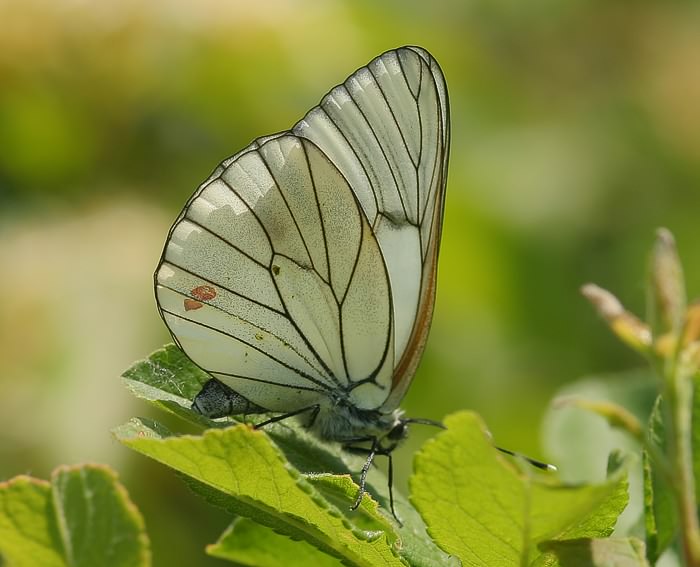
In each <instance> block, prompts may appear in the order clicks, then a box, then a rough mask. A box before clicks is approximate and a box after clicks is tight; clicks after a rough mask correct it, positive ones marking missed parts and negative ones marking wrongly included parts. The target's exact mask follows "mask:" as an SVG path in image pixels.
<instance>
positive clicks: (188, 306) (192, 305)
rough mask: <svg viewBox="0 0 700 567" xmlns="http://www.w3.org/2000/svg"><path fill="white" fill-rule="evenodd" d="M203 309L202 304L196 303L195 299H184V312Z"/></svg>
mask: <svg viewBox="0 0 700 567" xmlns="http://www.w3.org/2000/svg"><path fill="white" fill-rule="evenodd" d="M202 307H204V303H202V302H201V301H197V300H196V299H190V298H189V297H188V298H186V299H185V311H192V310H193V309H201V308H202Z"/></svg>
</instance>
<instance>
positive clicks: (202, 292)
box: [190, 285, 216, 301]
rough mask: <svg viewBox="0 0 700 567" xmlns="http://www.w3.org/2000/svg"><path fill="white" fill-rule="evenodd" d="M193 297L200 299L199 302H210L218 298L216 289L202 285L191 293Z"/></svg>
mask: <svg viewBox="0 0 700 567" xmlns="http://www.w3.org/2000/svg"><path fill="white" fill-rule="evenodd" d="M190 293H191V294H192V297H194V298H195V299H198V300H199V301H208V300H209V299H214V298H215V297H216V289H214V288H213V287H212V286H210V285H200V286H197V287H195V288H194V289H193V290H192V291H190Z"/></svg>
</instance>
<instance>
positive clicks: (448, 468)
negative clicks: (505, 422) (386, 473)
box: [410, 412, 628, 566]
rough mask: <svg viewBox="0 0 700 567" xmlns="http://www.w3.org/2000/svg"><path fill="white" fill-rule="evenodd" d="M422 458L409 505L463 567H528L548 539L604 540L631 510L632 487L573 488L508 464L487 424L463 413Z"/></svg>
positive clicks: (613, 483) (621, 481)
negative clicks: (622, 515)
mask: <svg viewBox="0 0 700 567" xmlns="http://www.w3.org/2000/svg"><path fill="white" fill-rule="evenodd" d="M445 425H446V426H447V431H444V432H441V433H439V434H438V435H437V436H436V437H435V438H434V439H433V440H431V441H428V442H427V443H426V444H425V445H424V447H423V449H422V450H421V451H420V452H419V453H418V454H417V455H416V459H415V473H414V475H413V476H412V478H411V481H410V486H411V501H412V502H413V503H414V505H415V506H416V508H417V509H418V510H419V511H420V512H421V514H422V515H423V518H424V519H425V521H426V524H427V525H428V533H429V534H430V535H431V536H432V537H433V539H434V540H435V542H436V543H437V544H438V545H439V546H440V547H442V549H443V550H445V551H446V552H447V553H450V554H452V555H456V556H457V557H459V559H461V560H462V563H463V565H479V566H493V565H529V564H531V563H532V562H533V561H534V560H535V559H537V557H538V556H539V555H540V554H541V552H540V551H539V550H538V548H537V546H538V545H539V544H541V543H543V542H544V541H548V540H567V539H578V538H599V537H606V536H608V535H610V533H612V530H613V528H614V526H615V522H616V521H617V518H618V516H619V514H620V513H621V512H622V510H623V509H624V507H625V506H626V504H627V499H628V496H627V482H626V480H625V478H623V477H622V475H619V474H618V475H615V476H614V477H613V478H611V479H610V480H608V481H607V482H605V483H603V484H600V485H582V486H567V485H562V484H559V483H557V482H555V481H554V480H553V479H551V477H542V476H537V477H533V476H532V475H533V474H534V473H531V471H530V470H529V469H528V468H526V467H523V469H522V470H519V469H518V468H517V467H515V466H513V464H512V463H510V462H508V461H506V459H505V458H504V457H502V456H501V455H500V454H498V452H497V451H496V450H495V449H494V447H493V445H492V444H491V442H490V440H489V437H488V433H487V431H486V429H485V427H484V425H483V423H482V422H481V420H480V419H479V418H478V416H476V415H475V414H473V413H469V412H461V413H457V414H454V415H452V416H449V417H448V418H447V419H446V420H445Z"/></svg>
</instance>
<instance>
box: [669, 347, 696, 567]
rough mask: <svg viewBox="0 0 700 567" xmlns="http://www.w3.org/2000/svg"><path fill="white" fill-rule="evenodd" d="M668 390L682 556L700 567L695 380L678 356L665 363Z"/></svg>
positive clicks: (670, 452) (670, 457)
mask: <svg viewBox="0 0 700 567" xmlns="http://www.w3.org/2000/svg"><path fill="white" fill-rule="evenodd" d="M665 367H666V368H665V372H664V374H665V376H664V378H665V380H664V382H665V392H664V398H665V399H666V401H667V404H665V405H666V407H667V423H670V427H669V428H667V433H668V447H669V455H668V456H669V460H670V463H671V469H672V476H673V479H674V482H673V489H674V491H675V493H676V500H677V504H678V512H679V514H680V518H679V519H680V526H681V540H682V544H683V555H684V557H685V564H686V565H687V566H688V567H700V526H699V525H698V515H697V508H696V504H695V478H694V475H693V447H692V407H693V381H692V378H691V377H690V376H688V375H687V374H686V373H685V372H683V371H682V370H681V365H680V364H678V356H675V357H672V358H671V359H670V360H668V361H667V362H666V364H665Z"/></svg>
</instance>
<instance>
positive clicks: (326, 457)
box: [115, 345, 456, 567]
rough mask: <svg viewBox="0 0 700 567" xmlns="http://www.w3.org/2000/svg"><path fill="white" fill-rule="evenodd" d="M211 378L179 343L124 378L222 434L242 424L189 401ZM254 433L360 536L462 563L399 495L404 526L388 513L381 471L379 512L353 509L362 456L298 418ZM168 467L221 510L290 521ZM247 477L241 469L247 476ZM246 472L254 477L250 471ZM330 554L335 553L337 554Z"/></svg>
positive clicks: (430, 561) (138, 434) (371, 506)
mask: <svg viewBox="0 0 700 567" xmlns="http://www.w3.org/2000/svg"><path fill="white" fill-rule="evenodd" d="M208 378H209V376H208V375H207V374H205V373H203V372H202V371H201V370H200V369H199V368H197V367H196V366H195V365H194V364H193V363H191V362H190V361H189V359H187V357H185V355H184V354H182V353H181V351H180V350H179V349H178V348H177V347H175V346H174V345H168V346H166V347H165V348H164V349H160V350H158V351H156V352H154V353H153V354H152V355H151V356H150V357H149V358H148V359H147V360H145V361H139V362H138V363H136V364H135V365H134V366H133V367H132V368H130V369H129V370H128V371H127V372H125V373H124V379H125V382H126V384H127V386H128V387H129V389H130V390H131V391H132V392H133V393H134V394H135V395H136V396H138V397H140V398H143V399H145V400H146V401H148V402H149V403H151V404H154V405H156V406H158V407H160V408H161V409H163V410H165V411H168V412H169V413H171V414H175V415H178V416H179V417H181V418H182V419H183V420H185V421H186V422H188V423H189V424H191V425H195V426H197V429H198V430H200V431H203V430H204V429H207V428H219V429H221V428H225V427H228V426H230V425H231V424H235V423H238V422H237V421H236V420H234V419H233V418H226V419H224V420H216V421H213V420H208V419H206V418H203V417H202V416H199V415H198V414H195V413H194V412H192V411H191V410H190V409H189V406H190V403H191V401H190V397H193V396H194V395H196V393H197V392H198V391H199V388H201V386H202V384H203V383H204V382H206V380H207V379H208ZM161 388H164V390H161ZM244 429H246V430H247V429H249V428H244ZM115 433H116V435H117V437H118V438H120V439H122V440H124V441H125V442H126V441H127V440H131V439H139V438H151V439H161V438H167V437H171V436H172V433H171V432H170V431H168V430H167V429H166V428H164V427H163V426H162V425H160V424H158V423H156V422H153V421H150V420H132V421H131V422H130V423H128V424H126V425H124V426H122V427H121V428H118V429H117V430H116V432H115ZM254 433H255V435H257V436H259V438H260V439H263V440H264V442H265V443H267V444H268V445H269V446H270V447H271V448H272V449H271V450H273V451H275V452H277V453H280V452H281V453H282V454H283V456H284V458H285V459H286V463H285V467H287V468H289V469H290V470H291V471H293V472H292V473H291V474H296V475H300V478H301V479H302V480H304V479H306V480H307V481H308V482H309V483H310V486H311V487H312V488H313V489H315V492H314V498H317V499H319V502H322V503H324V506H325V508H324V509H326V512H325V513H326V514H336V513H338V512H339V513H340V514H341V515H342V516H343V520H344V521H347V522H348V523H349V525H350V526H351V527H352V529H354V530H360V532H362V531H364V532H383V533H384V534H386V537H387V542H388V543H389V544H390V545H394V543H395V542H397V533H398V534H399V535H400V537H401V544H400V547H399V546H398V544H397V549H399V553H400V555H401V557H402V558H403V559H405V560H406V561H408V562H409V564H411V565H416V566H423V567H443V566H445V565H455V564H456V559H454V558H450V557H448V556H447V555H446V554H445V553H444V552H442V551H441V550H440V549H439V548H438V547H437V546H436V545H435V544H434V543H433V542H432V540H431V539H430V538H429V537H428V535H427V533H426V531H425V524H424V523H423V521H422V519H421V517H420V515H419V514H418V513H417V512H416V511H415V509H414V508H413V507H412V506H411V505H410V504H409V503H408V502H407V501H406V499H405V498H404V497H403V496H401V495H400V494H398V493H397V492H396V491H395V493H394V496H395V500H396V509H397V513H398V515H399V517H400V518H401V520H402V522H403V526H400V527H399V526H397V525H396V523H395V521H394V520H393V518H390V515H389V514H388V512H387V510H388V508H389V502H388V496H387V488H386V487H387V480H386V478H385V477H384V476H383V475H382V474H381V473H379V471H378V470H376V467H374V468H373V469H372V470H370V473H369V476H368V482H367V489H368V491H369V492H370V494H372V496H373V497H374V499H376V501H378V502H379V503H380V504H381V508H377V507H376V502H375V500H373V499H370V498H368V497H366V498H365V499H364V500H363V502H362V504H361V506H360V508H359V509H358V510H357V511H355V512H351V511H350V506H351V504H352V503H353V502H354V500H355V497H356V496H357V491H358V490H359V488H358V487H357V485H356V484H355V483H354V482H352V480H351V478H350V476H349V475H348V473H349V472H355V473H357V472H359V471H360V470H361V468H362V465H363V464H364V460H365V458H364V457H361V456H357V455H352V454H349V453H347V452H346V451H343V450H342V449H341V447H340V445H339V444H337V443H327V442H323V441H321V440H319V439H318V437H317V436H315V435H313V434H312V433H310V432H309V431H308V430H306V429H305V428H303V427H301V426H299V425H298V424H297V423H296V420H293V419H290V420H285V421H283V422H281V423H278V424H272V425H270V426H267V427H265V428H264V431H257V432H254ZM127 444H128V443H127ZM254 446H255V445H254ZM134 448H136V446H134ZM234 449H235V451H237V453H236V459H237V461H238V463H239V464H244V463H248V462H255V461H256V459H257V458H258V457H257V455H256V454H255V450H254V449H252V447H246V446H239V447H235V448H234ZM137 450H140V449H137ZM249 452H250V453H249ZM151 456H152V455H151ZM163 462H165V461H163ZM204 462H205V461H204V460H203V463H202V468H206V466H207V465H205V464H204ZM165 464H167V465H168V466H172V467H173V468H175V469H176V470H178V471H180V472H184V473H185V474H183V479H184V480H185V482H186V483H187V484H188V485H189V486H190V487H191V488H192V489H193V490H194V491H195V492H197V493H198V494H200V495H201V496H202V497H203V498H205V499H206V500H207V501H208V502H210V503H211V504H213V505H215V506H218V507H220V508H223V509H224V510H227V511H229V512H231V513H233V514H237V515H241V516H245V517H248V518H252V519H254V520H257V521H259V522H261V523H262V524H264V525H265V526H271V527H275V528H279V524H280V522H282V523H284V522H286V520H284V519H283V520H280V517H279V515H276V514H272V515H269V514H268V515H263V516H264V517H261V512H260V507H259V506H258V505H257V504H253V505H251V501H250V498H248V495H247V494H246V492H245V488H244V487H241V490H240V491H238V492H228V491H227V490H226V489H222V487H220V486H217V485H213V484H211V483H210V482H209V481H210V480H211V479H209V480H208V479H202V478H199V477H197V476H196V475H195V476H192V475H190V474H189V473H186V472H185V471H183V470H182V469H181V468H179V464H178V463H172V462H167V463H165ZM245 472H246V471H245V470H242V471H241V474H244V473H245ZM329 473H331V474H329ZM246 474H248V475H250V474H251V472H250V470H248V471H247V473H246ZM260 486H261V487H262V488H263V489H264V488H265V483H262V482H260ZM267 489H268V490H270V491H273V492H274V490H277V489H278V488H276V487H275V486H273V485H270V486H268V487H267ZM279 531H281V533H284V534H288V535H291V536H293V537H296V538H306V539H307V541H310V542H311V543H312V544H314V545H317V544H318V540H317V538H316V536H314V537H310V536H308V535H305V534H300V533H299V530H298V529H296V528H291V529H290V531H284V528H282V529H279ZM324 549H326V551H329V552H330V553H336V554H337V551H335V550H329V549H327V548H324Z"/></svg>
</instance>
